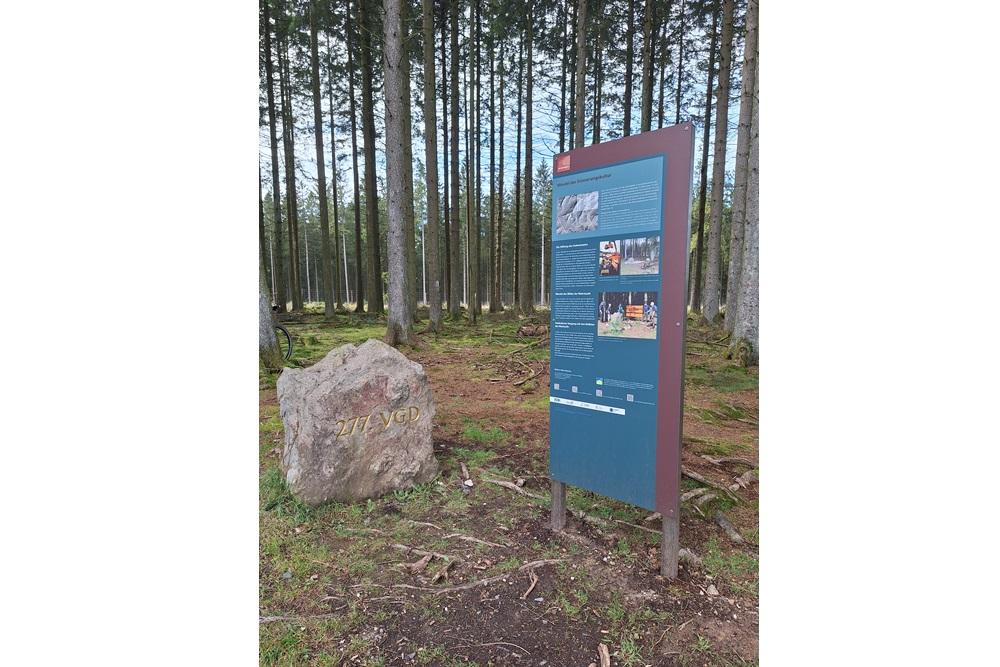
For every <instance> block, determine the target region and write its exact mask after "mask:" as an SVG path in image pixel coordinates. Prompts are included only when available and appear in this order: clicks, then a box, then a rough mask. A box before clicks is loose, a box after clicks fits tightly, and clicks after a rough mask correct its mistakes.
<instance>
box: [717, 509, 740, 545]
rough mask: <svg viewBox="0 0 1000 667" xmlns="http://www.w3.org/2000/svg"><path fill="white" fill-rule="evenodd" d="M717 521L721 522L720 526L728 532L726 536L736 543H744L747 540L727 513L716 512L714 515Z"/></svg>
mask: <svg viewBox="0 0 1000 667" xmlns="http://www.w3.org/2000/svg"><path fill="white" fill-rule="evenodd" d="M713 518H714V519H715V523H717V524H719V527H720V528H722V530H724V531H725V532H726V536H728V537H729V539H730V540H732V541H733V542H735V543H736V544H743V543H744V542H746V540H744V539H743V536H742V535H740V531H738V530H736V526H734V525H733V524H732V522H731V521H730V520H729V519H727V518H726V515H725V514H723V513H722V512H716V513H715V515H714V516H713Z"/></svg>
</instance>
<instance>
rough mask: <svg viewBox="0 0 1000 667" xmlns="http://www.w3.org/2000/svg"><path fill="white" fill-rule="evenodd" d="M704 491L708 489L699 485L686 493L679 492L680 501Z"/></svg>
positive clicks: (689, 498)
mask: <svg viewBox="0 0 1000 667" xmlns="http://www.w3.org/2000/svg"><path fill="white" fill-rule="evenodd" d="M706 491H708V488H707V487H704V486H699V487H698V488H697V489H691V490H690V491H688V492H687V493H682V494H681V502H682V503H684V502H687V501H689V500H691V499H692V498H694V497H695V496H700V495H702V494H703V493H705V492H706Z"/></svg>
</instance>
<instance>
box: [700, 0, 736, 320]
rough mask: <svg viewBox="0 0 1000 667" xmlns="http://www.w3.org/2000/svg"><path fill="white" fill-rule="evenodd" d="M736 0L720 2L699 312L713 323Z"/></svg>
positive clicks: (716, 311)
mask: <svg viewBox="0 0 1000 667" xmlns="http://www.w3.org/2000/svg"><path fill="white" fill-rule="evenodd" d="M735 4H736V3H735V0H723V2H722V45H721V47H720V51H719V88H718V93H717V95H718V98H717V99H716V105H715V154H714V156H713V158H712V218H711V221H710V224H709V227H708V266H707V267H706V269H707V272H706V274H705V297H704V304H703V306H702V309H701V310H702V315H703V316H704V318H705V321H706V322H708V323H709V324H715V319H716V318H717V317H718V316H719V303H720V302H721V301H722V206H723V204H722V199H723V190H724V188H725V186H726V139H727V136H726V135H727V134H728V132H727V130H728V128H729V122H728V120H727V119H728V116H729V73H730V70H731V69H732V59H733V54H732V52H733V12H734V9H735Z"/></svg>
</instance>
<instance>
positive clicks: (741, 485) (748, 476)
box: [729, 470, 757, 491]
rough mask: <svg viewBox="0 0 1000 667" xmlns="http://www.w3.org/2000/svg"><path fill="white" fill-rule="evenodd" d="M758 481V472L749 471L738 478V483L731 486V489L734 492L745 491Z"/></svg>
mask: <svg viewBox="0 0 1000 667" xmlns="http://www.w3.org/2000/svg"><path fill="white" fill-rule="evenodd" d="M755 479H757V471H756V470H747V471H746V472H745V473H743V474H742V475H740V476H739V477H737V478H736V482H735V483H733V484H730V485H729V488H730V489H731V490H733V491H736V490H737V489H745V488H747V487H748V486H750V483H751V482H753V481H754V480H755Z"/></svg>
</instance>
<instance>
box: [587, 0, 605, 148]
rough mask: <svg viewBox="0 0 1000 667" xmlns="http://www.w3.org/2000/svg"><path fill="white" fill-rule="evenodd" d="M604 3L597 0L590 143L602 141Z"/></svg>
mask: <svg viewBox="0 0 1000 667" xmlns="http://www.w3.org/2000/svg"><path fill="white" fill-rule="evenodd" d="M603 9H604V3H603V2H601V0H597V20H596V25H595V26H594V32H595V33H596V34H595V35H594V119H593V121H591V124H590V126H591V129H592V132H591V135H590V143H591V145H593V144H599V143H601V81H602V80H603V78H604V68H603V65H604V58H603V56H602V55H601V54H602V51H601V49H602V48H603V46H602V44H601V38H602V37H603V36H604V19H603V16H602V12H603Z"/></svg>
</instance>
